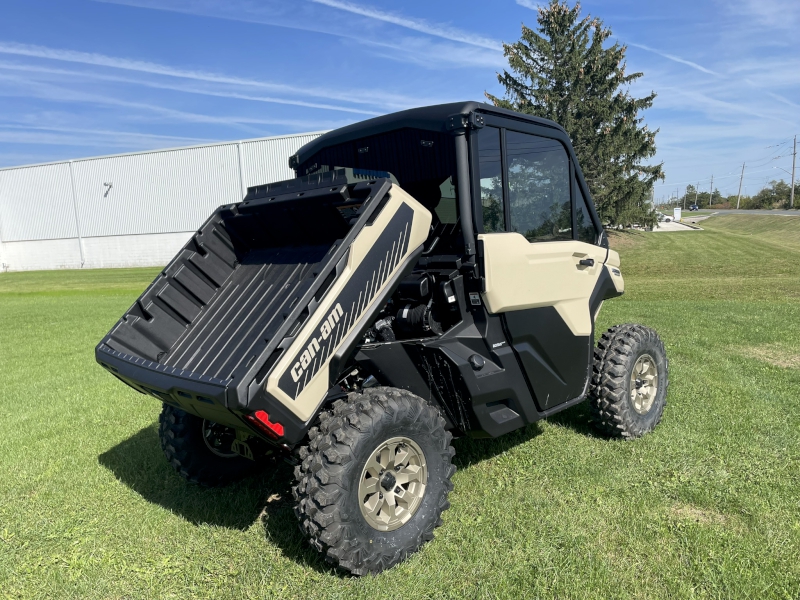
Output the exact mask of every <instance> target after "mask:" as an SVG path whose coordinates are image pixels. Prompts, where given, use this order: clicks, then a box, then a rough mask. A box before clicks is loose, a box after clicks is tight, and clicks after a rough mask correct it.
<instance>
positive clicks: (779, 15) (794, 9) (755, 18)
mask: <svg viewBox="0 0 800 600" xmlns="http://www.w3.org/2000/svg"><path fill="white" fill-rule="evenodd" d="M723 5H724V7H725V9H726V10H727V11H729V12H731V13H733V14H735V15H738V16H744V17H747V18H748V19H749V24H750V25H752V24H756V25H759V26H762V27H768V28H771V29H786V30H788V29H793V28H794V27H796V26H797V24H798V22H800V2H797V0H726V1H725V2H724V4H723Z"/></svg>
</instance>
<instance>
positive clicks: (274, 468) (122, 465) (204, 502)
mask: <svg viewBox="0 0 800 600" xmlns="http://www.w3.org/2000/svg"><path fill="white" fill-rule="evenodd" d="M98 462H99V463H100V464H101V465H102V466H103V467H105V468H106V469H108V470H109V471H111V472H112V473H113V474H114V476H115V477H116V478H117V479H118V480H119V481H120V482H122V483H123V484H125V485H126V486H128V487H129V488H130V489H132V490H133V491H135V492H136V493H137V494H139V495H140V496H141V497H142V498H144V499H145V500H147V501H148V502H152V503H153V504H158V505H159V506H162V507H164V508H166V509H167V510H169V511H170V512H173V513H175V514H177V515H179V516H181V517H182V518H184V519H186V520H187V521H189V522H190V523H193V524H195V525H216V526H219V527H226V528H229V529H238V530H242V531H243V530H246V529H248V528H250V527H251V526H252V525H253V523H256V522H260V523H261V525H262V526H263V528H264V532H265V537H266V538H267V540H269V541H270V542H271V543H272V544H274V545H275V546H277V547H278V548H280V550H281V552H282V553H283V554H284V555H285V556H286V557H287V558H288V559H289V560H293V561H294V562H296V563H298V564H300V565H303V566H307V567H310V568H312V569H315V570H317V571H319V572H321V573H328V572H330V571H331V568H330V567H329V566H328V565H326V564H325V562H324V560H322V558H321V557H320V556H319V554H318V553H317V552H315V551H314V550H313V549H312V548H311V546H310V545H309V544H308V542H307V541H306V540H305V538H304V537H303V535H302V534H301V533H300V531H299V529H298V527H297V518H296V517H295V515H294V510H293V504H294V502H293V500H292V492H291V484H292V481H293V473H292V467H291V466H290V465H288V464H286V463H285V462H283V461H282V460H275V461H270V462H268V463H267V464H266V465H265V469H264V471H262V472H261V473H259V474H257V475H254V476H252V477H248V478H247V479H245V480H243V481H241V482H238V483H235V484H233V485H229V486H226V487H222V488H204V487H200V486H196V485H192V484H190V483H188V482H186V481H184V480H183V479H182V478H181V477H180V476H179V475H178V474H177V473H176V472H175V470H174V469H173V468H172V467H171V466H170V465H169V464H168V463H167V461H166V459H165V458H164V454H163V452H162V451H161V445H160V443H159V439H158V428H157V425H155V424H154V425H151V426H149V427H145V428H143V429H142V430H140V431H139V432H138V433H136V434H134V435H133V436H131V437H130V438H128V439H127V440H124V441H122V442H120V443H119V444H117V445H116V446H114V447H113V448H110V449H109V450H107V451H105V452H103V453H102V454H101V455H100V456H98Z"/></svg>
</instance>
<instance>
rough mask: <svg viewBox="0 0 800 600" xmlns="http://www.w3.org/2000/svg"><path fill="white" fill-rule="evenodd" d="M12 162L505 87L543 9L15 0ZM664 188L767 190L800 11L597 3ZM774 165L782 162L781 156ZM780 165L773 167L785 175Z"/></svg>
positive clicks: (347, 114) (2, 41) (792, 77)
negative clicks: (627, 74)
mask: <svg viewBox="0 0 800 600" xmlns="http://www.w3.org/2000/svg"><path fill="white" fill-rule="evenodd" d="M3 4H4V10H3V18H2V20H0V166H10V165H18V164H28V163H35V162H45V161H52V160H61V159H65V158H78V157H82V156H94V155H101V154H110V153H117V152H130V151H137V150H143V149H150V148H162V147H174V146H182V145H190V144H197V143H203V142H205V141H224V140H234V139H247V138H252V137H260V136H267V135H280V134H286V133H295V132H303V131H317V130H323V129H329V128H333V127H337V126H341V125H345V124H347V123H351V122H354V121H358V120H361V119H364V118H369V117H370V116H373V115H377V114H383V113H387V112H391V111H395V110H400V109H403V108H408V107H412V106H419V105H424V104H430V103H439V102H448V101H456V100H467V99H475V100H483V99H484V97H483V92H484V91H485V90H488V91H489V92H491V93H494V94H498V93H502V90H501V89H500V88H499V86H498V84H497V80H496V77H495V73H496V72H497V71H499V70H502V69H503V67H504V66H505V60H504V58H503V56H502V43H503V42H506V43H508V42H513V41H515V40H516V39H517V38H518V37H519V27H520V23H523V22H524V23H526V24H527V25H529V26H534V25H535V21H536V12H535V9H536V3H535V2H534V1H533V0H495V1H494V2H477V1H474V0H461V1H459V2H455V1H452V0H448V1H439V2H432V1H430V0H429V1H427V2H423V1H422V0H407V1H406V2H402V3H398V2H388V1H385V0H292V1H276V0H104V1H95V0H69V1H67V0H61V1H56V0H5V1H4V3H3ZM583 9H584V12H588V13H591V14H592V15H595V16H598V17H600V18H601V19H602V20H603V21H604V23H605V24H606V25H607V26H610V27H611V28H612V30H613V32H614V34H615V36H616V37H617V38H618V39H619V40H620V41H621V42H623V43H625V44H628V46H629V52H628V70H629V71H643V72H644V73H645V77H644V78H643V79H641V80H640V82H639V83H637V84H636V86H635V89H634V92H636V93H638V94H640V95H642V94H645V93H648V92H649V91H650V90H654V91H656V92H657V93H658V98H657V99H656V102H655V105H654V107H653V108H652V109H650V110H649V111H647V112H646V113H645V116H646V120H647V123H648V125H649V126H650V127H651V128H653V129H655V128H660V130H661V132H660V133H659V135H658V136H657V138H656V142H657V145H658V155H657V157H656V160H658V161H663V162H664V165H665V170H666V173H667V180H666V182H664V184H663V185H660V186H659V187H658V188H657V189H656V196H657V197H661V196H667V195H669V194H670V192H671V193H672V194H674V193H675V190H676V188H680V190H681V193H682V192H683V189H684V187H685V185H686V184H687V183H690V182H694V183H697V182H699V183H700V186H701V189H707V188H708V184H709V178H710V177H711V175H712V174H713V175H714V176H715V179H714V181H715V187H718V188H719V189H720V191H722V192H723V193H735V192H736V188H737V186H738V176H739V171H740V169H741V164H742V162H743V161H746V162H747V168H746V171H745V181H744V183H745V186H746V188H747V191H748V192H749V193H754V192H755V191H757V190H758V189H759V188H760V187H761V186H763V185H764V183H765V182H767V181H769V180H771V179H780V178H787V179H788V175H786V173H784V172H783V171H781V170H780V169H781V168H782V169H786V170H789V169H791V156H790V153H791V137H792V136H793V135H794V134H796V133H800V38H799V37H798V31H800V1H798V0H727V1H717V0H695V1H692V2H689V1H686V0H673V1H672V2H669V3H667V2H642V1H633V0H607V1H605V2H600V1H598V0H590V1H586V2H584V3H583ZM774 157H779V158H774ZM776 167H778V168H776Z"/></svg>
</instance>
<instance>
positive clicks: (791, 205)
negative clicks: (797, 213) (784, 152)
mask: <svg viewBox="0 0 800 600" xmlns="http://www.w3.org/2000/svg"><path fill="white" fill-rule="evenodd" d="M796 161H797V136H794V151H793V152H792V190H791V191H790V192H789V208H794V165H795V162H796Z"/></svg>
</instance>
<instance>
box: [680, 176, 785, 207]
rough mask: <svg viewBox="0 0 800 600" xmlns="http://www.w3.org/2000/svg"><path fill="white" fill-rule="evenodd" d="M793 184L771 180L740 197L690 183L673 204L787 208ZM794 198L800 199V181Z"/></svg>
mask: <svg viewBox="0 0 800 600" xmlns="http://www.w3.org/2000/svg"><path fill="white" fill-rule="evenodd" d="M791 190H792V186H791V185H790V184H788V183H786V182H785V181H783V180H780V181H776V180H773V181H770V182H769V185H767V186H765V187H764V188H763V189H761V190H760V191H759V192H758V193H757V194H755V195H752V196H745V195H742V197H741V199H739V195H738V194H730V195H729V196H723V195H722V194H721V193H720V191H719V190H718V189H715V190H714V191H713V193H712V192H699V191H698V190H697V189H696V188H695V186H693V185H689V186H687V187H686V193H685V194H684V195H683V196H681V197H680V198H678V199H677V201H673V202H671V203H670V204H671V205H677V206H686V207H687V208H688V207H689V206H691V205H692V204H695V203H696V204H697V206H699V207H700V208H719V209H727V208H736V207H737V201H738V206H739V208H741V209H746V210H756V209H787V208H789V202H790V198H791ZM794 198H795V203H797V202H798V201H800V182H798V183H795V185H794Z"/></svg>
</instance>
